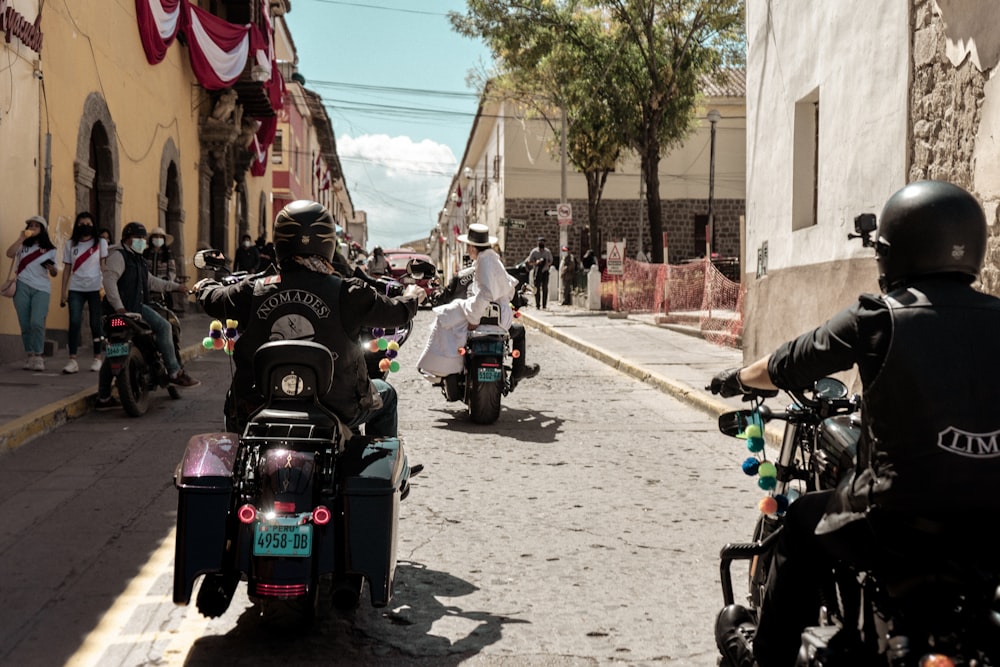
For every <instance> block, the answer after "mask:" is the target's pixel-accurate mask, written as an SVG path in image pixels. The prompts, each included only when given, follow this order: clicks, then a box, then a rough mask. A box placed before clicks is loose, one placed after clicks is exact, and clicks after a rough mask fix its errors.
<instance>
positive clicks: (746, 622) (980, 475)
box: [711, 181, 1000, 667]
mask: <svg viewBox="0 0 1000 667" xmlns="http://www.w3.org/2000/svg"><path fill="white" fill-rule="evenodd" d="M986 235H987V232H986V219H985V216H984V214H983V210H982V208H981V206H980V204H979V203H978V201H976V199H975V198H974V197H973V196H972V195H971V194H969V193H968V192H966V191H965V190H963V189H962V188H960V187H958V186H955V185H952V184H950V183H945V182H941V181H919V182H915V183H910V184H909V185H907V186H905V187H904V188H902V189H901V190H899V191H898V192H897V193H895V194H894V195H893V196H892V197H890V198H889V200H888V201H887V202H886V204H885V207H884V208H883V211H882V215H881V219H880V220H879V223H878V231H877V240H876V241H875V252H876V260H877V262H878V267H879V274H880V275H879V286H880V287H881V289H882V292H883V294H881V295H878V296H875V295H862V296H861V297H860V298H859V299H858V301H857V302H856V303H855V304H853V305H852V306H850V307H849V308H847V309H846V310H843V311H841V312H840V313H838V314H836V315H834V316H833V317H832V318H831V319H830V320H828V321H827V322H826V323H825V324H823V325H822V326H820V327H818V328H817V329H815V330H813V331H811V332H808V333H806V334H803V335H802V336H800V337H798V338H796V339H794V340H792V341H789V342H787V343H785V344H783V345H782V346H780V347H779V348H778V349H777V350H776V351H775V352H774V353H773V354H771V355H769V356H767V357H764V358H763V359H760V360H758V361H756V362H755V363H753V364H751V365H750V366H747V367H745V368H742V369H730V370H727V371H724V372H722V373H720V374H718V375H717V376H715V378H713V379H712V383H711V389H712V391H713V392H714V393H717V394H720V395H722V396H735V395H739V394H742V393H749V392H748V391H747V388H758V389H770V390H773V389H776V388H782V389H797V388H803V387H809V386H811V385H812V383H813V382H814V381H815V380H817V379H819V378H821V377H824V376H826V375H829V374H831V373H835V372H838V371H844V370H848V369H850V368H851V367H852V366H854V365H857V367H858V370H859V375H860V378H861V381H862V385H863V387H864V391H863V403H862V435H861V442H860V444H859V448H858V455H857V460H856V462H855V463H856V468H855V470H854V471H853V474H852V475H849V476H848V479H847V480H845V482H844V483H842V484H841V485H840V487H838V488H837V489H836V490H833V491H821V492H816V493H810V494H806V495H805V496H802V497H800V498H799V499H798V500H796V501H795V502H793V503H792V504H791V505H790V506H789V508H788V511H787V513H786V515H785V521H784V528H783V530H782V533H781V535H780V536H779V538H778V542H777V545H776V547H775V552H774V557H773V559H772V562H771V570H770V574H769V577H768V579H767V586H766V590H765V593H764V598H763V601H762V604H761V617H760V618H759V619H758V624H757V627H756V628H754V625H753V617H752V615H751V614H750V612H749V611H748V610H747V609H745V608H743V607H740V606H738V605H730V606H728V607H726V608H725V609H723V610H722V612H720V614H719V617H718V619H717V622H716V642H717V644H718V646H719V649H720V651H722V653H723V654H725V655H726V656H727V657H728V658H729V660H730V662H731V663H732V664H733V665H738V666H741V667H742V666H751V665H754V664H757V665H761V666H762V667H772V666H787V665H791V664H794V663H795V658H796V654H797V652H798V650H799V645H800V634H801V632H802V630H803V629H804V628H805V627H806V626H808V625H813V624H815V621H816V615H817V610H818V608H819V604H820V601H819V593H818V589H819V587H818V585H817V581H819V580H820V579H821V578H822V577H824V576H829V573H830V571H831V569H832V568H833V566H834V565H835V564H836V562H838V560H839V561H846V562H850V563H852V564H857V565H860V566H862V567H864V566H871V565H873V564H881V565H882V566H888V567H893V566H894V565H899V564H900V563H899V561H898V560H897V561H896V562H893V560H892V558H893V556H892V554H909V555H908V556H907V557H906V558H909V557H910V556H922V555H925V553H926V551H927V549H928V548H929V546H928V544H927V542H933V541H931V540H926V539H924V540H922V541H921V540H920V539H919V538H917V537H916V533H915V530H913V529H915V528H916V527H917V526H918V525H919V526H921V527H924V528H926V527H933V529H934V530H935V531H936V532H937V533H938V535H939V536H941V537H943V538H946V539H943V540H942V542H943V543H945V544H947V548H948V549H949V553H953V554H962V556H963V558H969V559H973V560H976V561H978V560H980V559H982V560H983V561H985V560H986V559H987V558H988V557H989V555H990V554H991V553H992V548H991V547H990V545H989V542H990V540H989V539H988V538H987V537H986V536H984V535H983V533H984V530H983V523H982V521H983V520H982V519H979V518H978V517H987V516H989V517H992V516H996V514H995V512H996V511H998V510H1000V494H997V492H996V480H997V479H1000V456H998V454H1000V450H998V447H997V444H998V440H1000V410H997V408H996V404H995V403H996V398H995V397H996V378H997V377H1000V346H998V345H997V343H996V337H995V332H996V331H998V330H1000V299H997V298H995V297H993V296H990V295H987V294H984V293H982V292H979V291H977V290H975V289H973V288H972V287H971V284H972V282H973V281H974V280H975V279H976V277H977V276H978V274H979V271H980V270H981V268H982V265H983V260H984V257H985V251H986ZM973 516H975V517H977V518H976V519H973V518H971V517H973ZM890 547H891V550H890V549H889V548H890ZM896 558H897V559H898V558H899V556H896Z"/></svg>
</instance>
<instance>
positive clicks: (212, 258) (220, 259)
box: [192, 248, 226, 270]
mask: <svg viewBox="0 0 1000 667" xmlns="http://www.w3.org/2000/svg"><path fill="white" fill-rule="evenodd" d="M192 262H193V263H194V266H195V268H196V269H209V270H214V269H222V268H225V267H226V257H225V255H223V254H222V253H221V252H219V251H218V250H216V249H214V248H205V249H204V250H199V251H198V252H196V253H195V254H194V258H193V259H192Z"/></svg>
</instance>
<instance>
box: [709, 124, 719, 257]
mask: <svg viewBox="0 0 1000 667" xmlns="http://www.w3.org/2000/svg"><path fill="white" fill-rule="evenodd" d="M721 118H722V114H720V113H719V112H718V111H717V110H715V109H712V110H711V111H709V112H708V122H709V123H711V124H712V138H711V149H710V152H709V162H708V227H707V228H706V230H705V259H707V260H708V261H709V262H711V261H712V246H713V245H714V244H713V241H714V240H715V124H716V123H718V122H719V120H720V119H721Z"/></svg>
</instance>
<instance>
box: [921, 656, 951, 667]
mask: <svg viewBox="0 0 1000 667" xmlns="http://www.w3.org/2000/svg"><path fill="white" fill-rule="evenodd" d="M919 665H920V667H955V661H954V660H952V659H951V658H949V657H948V656H946V655H942V654H940V653H930V654H928V655H925V656H923V657H922V658H920V663H919Z"/></svg>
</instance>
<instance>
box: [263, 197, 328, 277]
mask: <svg viewBox="0 0 1000 667" xmlns="http://www.w3.org/2000/svg"><path fill="white" fill-rule="evenodd" d="M336 250H337V230H336V226H335V225H334V222H333V216H332V215H330V211H328V210H327V209H326V207H325V206H323V205H322V204H318V203H316V202H314V201H309V200H307V199H300V200H298V201H293V202H292V203H291V204H289V205H288V206H286V207H285V208H283V209H281V212H279V213H278V216H277V217H276V218H275V219H274V253H275V255H276V256H277V259H278V264H281V263H282V262H284V261H285V259H287V258H289V257H292V256H294V255H301V256H307V255H316V256H317V257H322V258H323V259H325V260H326V261H328V262H332V261H333V253H334V252H335V251H336Z"/></svg>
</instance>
